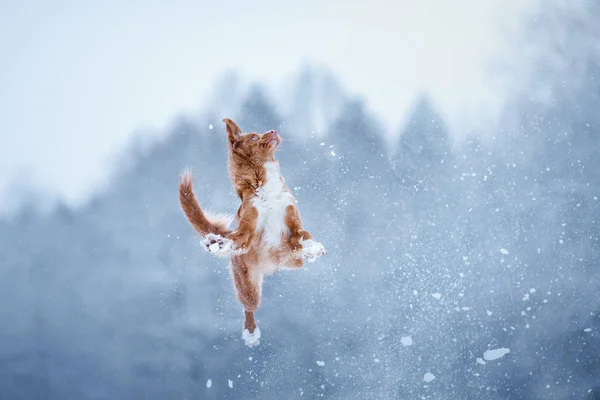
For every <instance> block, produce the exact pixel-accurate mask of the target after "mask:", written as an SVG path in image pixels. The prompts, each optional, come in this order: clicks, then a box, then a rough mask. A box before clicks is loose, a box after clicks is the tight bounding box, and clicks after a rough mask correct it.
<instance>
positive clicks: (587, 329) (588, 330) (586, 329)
mask: <svg viewBox="0 0 600 400" xmlns="http://www.w3.org/2000/svg"><path fill="white" fill-rule="evenodd" d="M583 331H584V332H591V331H592V328H585V329H584V330H583Z"/></svg>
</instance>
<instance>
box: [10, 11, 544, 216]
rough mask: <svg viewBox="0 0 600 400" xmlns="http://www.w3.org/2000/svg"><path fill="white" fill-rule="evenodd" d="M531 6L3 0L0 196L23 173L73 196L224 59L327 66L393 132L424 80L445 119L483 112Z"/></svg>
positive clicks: (280, 70) (262, 72)
mask: <svg viewBox="0 0 600 400" xmlns="http://www.w3.org/2000/svg"><path fill="white" fill-rule="evenodd" d="M533 4H534V0H455V1H448V0H419V1H416V0H414V1H407V0H401V1H396V2H394V1H391V0H377V1H368V2H367V1H362V2H359V1H353V0H352V1H341V0H338V1H318V0H306V1H294V2H291V1H290V2H285V1H274V0H273V1H241V0H227V1H213V2H206V1H198V0H196V1H192V0H189V1H184V0H179V1H164V0H162V1H156V0H146V1H114V0H107V1H83V0H80V1H64V0H53V1H47V0H43V1H27V0H23V1H18V2H9V1H6V0H0V52H1V53H0V54H2V62H1V63H0V140H1V143H2V145H1V146H0V193H1V192H3V191H4V192H5V188H6V187H7V185H9V184H10V183H11V182H13V183H14V182H20V181H25V180H28V179H30V180H31V181H32V182H34V183H36V184H37V185H40V186H42V187H43V188H45V189H47V190H49V191H50V192H51V193H53V194H55V195H57V196H60V197H63V198H65V199H66V200H67V201H69V202H70V203H72V204H77V203H80V202H81V201H84V200H85V199H86V197H87V196H88V195H89V193H90V190H94V189H96V188H97V187H98V184H99V183H101V182H102V180H103V179H105V178H106V172H107V171H109V170H110V162H111V157H112V156H114V155H115V154H116V153H117V152H118V151H119V150H120V149H122V148H123V146H125V145H126V144H127V143H128V141H129V140H130V139H131V137H132V134H133V133H135V132H136V131H139V130H140V129H141V128H149V129H151V130H153V131H155V132H159V131H160V130H161V129H163V128H164V127H165V126H166V125H168V124H169V122H170V121H172V118H173V117H174V116H175V115H177V114H179V113H181V112H185V113H197V112H198V111H201V106H202V104H206V102H209V101H210V99H207V96H208V94H209V93H210V91H211V89H212V88H213V84H214V81H215V80H216V79H217V78H218V77H219V76H220V75H221V74H222V73H224V72H225V71H226V70H230V69H232V68H235V69H237V70H239V71H240V72H241V73H242V74H243V75H244V76H245V77H246V78H248V79H251V80H261V81H263V82H266V83H268V84H270V85H273V87H274V88H277V87H278V85H282V84H283V83H284V82H285V80H286V79H290V77H292V76H293V74H294V73H295V72H296V71H297V70H298V68H299V67H300V66H301V65H302V63H304V62H306V61H308V62H312V63H315V64H318V65H326V66H328V67H329V68H330V69H331V70H333V71H334V72H335V73H336V74H337V75H338V77H339V79H340V81H341V82H342V84H343V85H344V86H345V87H346V88H347V89H348V90H350V91H351V92H352V93H357V94H361V95H364V96H365V97H366V99H367V100H368V106H369V109H370V110H371V111H373V112H374V113H375V114H377V115H378V116H380V117H382V118H384V121H383V122H384V123H385V124H387V127H388V129H390V130H393V131H394V132H395V131H397V130H398V129H399V126H400V124H401V122H402V118H403V117H404V115H403V113H404V111H406V109H407V107H408V106H409V105H410V101H411V100H412V99H413V98H414V96H415V95H416V94H417V93H418V92H419V91H420V90H422V89H426V90H429V91H430V92H431V93H432V94H433V95H434V96H435V99H436V101H437V102H438V105H439V106H440V107H441V109H442V111H443V112H444V113H445V114H446V115H447V117H448V119H449V121H450V123H451V125H452V126H453V127H463V126H466V125H465V123H466V122H468V123H469V124H477V123H480V122H481V121H484V120H485V119H486V118H487V117H485V116H488V117H490V118H493V116H494V112H495V111H496V110H498V108H499V107H500V106H501V103H502V100H503V95H502V87H501V85H500V86H498V85H499V84H498V83H497V82H495V81H493V80H492V79H491V78H490V76H489V72H488V71H489V70H490V66H491V64H493V60H494V59H495V58H500V59H504V60H506V59H507V58H510V40H509V38H510V37H511V35H512V36H514V34H515V31H516V29H517V26H518V20H519V17H520V16H522V15H523V13H524V12H525V11H527V10H529V9H530V8H531V7H533ZM492 57H494V58H492ZM474 116H477V117H476V118H475V117H474ZM332 118H333V116H332ZM1 198H3V199H5V200H4V201H5V205H6V204H7V203H6V201H7V200H6V199H8V200H10V195H7V193H4V197H2V196H0V199H1ZM2 208H3V207H2V204H0V210H1V209H2Z"/></svg>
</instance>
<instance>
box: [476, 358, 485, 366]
mask: <svg viewBox="0 0 600 400" xmlns="http://www.w3.org/2000/svg"><path fill="white" fill-rule="evenodd" d="M475 361H477V364H479V365H485V364H486V362H485V361H483V358H481V357H477V359H476V360H475Z"/></svg>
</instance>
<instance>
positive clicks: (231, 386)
mask: <svg viewBox="0 0 600 400" xmlns="http://www.w3.org/2000/svg"><path fill="white" fill-rule="evenodd" d="M227 384H228V385H229V387H230V388H232V389H233V381H232V380H231V379H227Z"/></svg>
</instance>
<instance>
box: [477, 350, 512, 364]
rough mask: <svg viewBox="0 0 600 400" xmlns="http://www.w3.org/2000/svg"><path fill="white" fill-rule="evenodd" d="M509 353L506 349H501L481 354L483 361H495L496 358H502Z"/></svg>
mask: <svg viewBox="0 0 600 400" xmlns="http://www.w3.org/2000/svg"><path fill="white" fill-rule="evenodd" d="M508 353H510V349H508V348H506V347H501V348H499V349H492V350H488V351H486V352H485V353H483V359H484V360H487V361H493V360H497V359H498V358H502V357H504V356H505V355H506V354H508Z"/></svg>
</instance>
